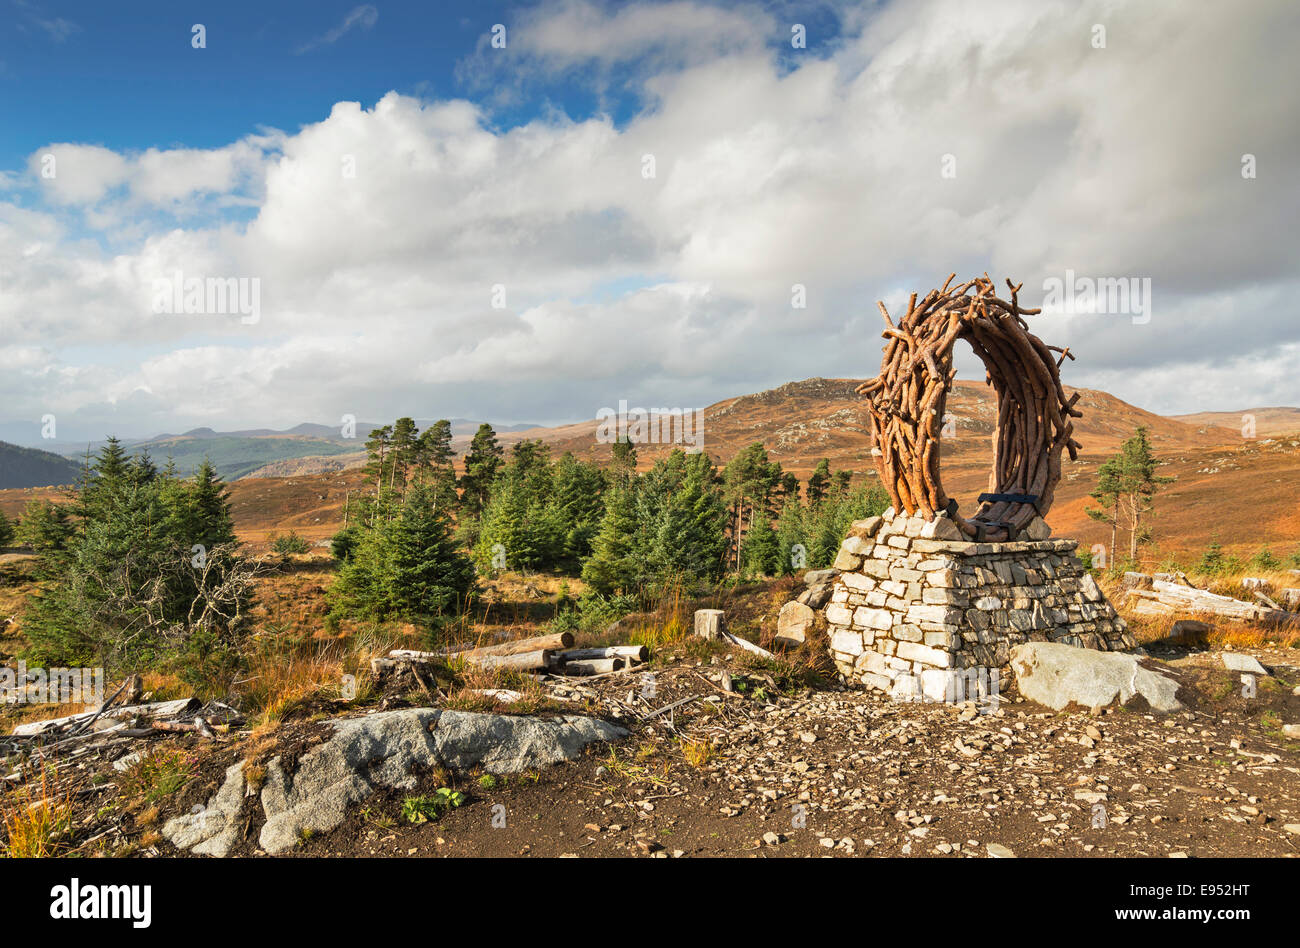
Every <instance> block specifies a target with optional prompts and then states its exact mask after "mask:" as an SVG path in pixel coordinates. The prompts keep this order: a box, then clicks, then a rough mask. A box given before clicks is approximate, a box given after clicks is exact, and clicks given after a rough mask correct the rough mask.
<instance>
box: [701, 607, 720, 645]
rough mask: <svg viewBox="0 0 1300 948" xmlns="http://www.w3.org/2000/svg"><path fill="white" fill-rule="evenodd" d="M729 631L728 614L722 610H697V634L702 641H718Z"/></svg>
mask: <svg viewBox="0 0 1300 948" xmlns="http://www.w3.org/2000/svg"><path fill="white" fill-rule="evenodd" d="M726 631H727V614H726V613H725V612H724V611H723V610H721V609H696V610H695V634H696V635H698V636H699V637H700V638H702V639H716V638H720V637H721V636H722V633H724V632H726Z"/></svg>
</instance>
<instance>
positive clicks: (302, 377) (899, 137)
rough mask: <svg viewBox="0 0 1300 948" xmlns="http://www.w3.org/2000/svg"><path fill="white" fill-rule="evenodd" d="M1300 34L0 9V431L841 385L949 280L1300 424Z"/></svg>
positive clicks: (1105, 355) (663, 18)
mask: <svg viewBox="0 0 1300 948" xmlns="http://www.w3.org/2000/svg"><path fill="white" fill-rule="evenodd" d="M1298 47H1300V5H1298V4H1295V3H1294V2H1290V0H1276V2H1270V0H1246V2H1242V3H1234V4H1233V5H1232V6H1231V10H1230V12H1229V11H1228V9H1227V8H1219V7H1212V6H1207V7H1198V6H1197V5H1188V4H1186V3H1182V2H1175V0H1147V2H1144V3H1141V4H1121V3H1116V2H1106V0H1082V2H1076V0H1069V2H1066V0H1059V2H1057V0H988V2H980V3H971V2H966V0H914V2H893V3H852V4H849V3H841V2H838V0H823V2H816V3H793V2H766V3H741V2H728V3H708V2H702V0H669V2H661V3H648V2H646V3H640V2H633V3H619V4H604V3H600V2H597V0H548V2H544V3H533V4H515V3H494V2H474V3H428V2H425V3H395V2H388V0H379V2H376V3H372V4H356V3H350V2H342V3H336V2H330V0H319V2H312V3H266V2H261V3H251V2H243V0H228V2H222V3H220V4H216V3H211V2H204V3H196V2H185V0H171V2H166V3H162V2H136V3H131V4H111V5H110V4H104V3H101V2H93V3H91V2H86V3H54V2H48V0H40V2H38V0H0V130H3V134H0V439H4V440H9V441H15V442H18V443H23V444H39V443H41V436H42V433H43V431H44V432H46V433H48V432H49V431H51V429H52V430H53V431H54V432H55V436H56V438H57V440H59V441H67V440H73V441H75V440H79V439H90V438H100V437H103V436H104V435H107V434H117V435H119V436H121V437H147V436H150V435H153V434H157V433H159V432H163V431H171V432H177V431H183V430H186V429H188V428H192V427H198V426H208V427H212V428H216V429H218V430H234V429H246V428H287V427H291V426H293V425H296V424H299V423H301V422H306V421H311V422H320V423H325V424H339V423H341V420H342V418H343V417H344V416H346V415H351V416H353V417H355V418H358V419H363V420H365V421H386V420H391V419H392V418H394V417H397V416H400V415H410V416H413V417H420V418H431V417H463V418H474V419H488V420H491V421H494V422H497V423H502V424H505V423H522V422H533V423H541V424H554V423H562V422H569V421H577V420H582V419H587V418H593V417H596V416H597V414H598V413H599V412H600V411H601V410H602V409H604V408H606V407H615V406H617V405H618V403H619V402H620V401H626V402H627V403H628V404H629V405H630V406H645V407H673V408H692V407H702V406H705V405H708V404H711V403H713V402H715V401H718V400H720V399H723V398H727V397H731V396H734V395H739V394H744V393H747V392H753V391H760V390H763V389H766V388H771V387H774V386H777V385H780V384H783V383H785V382H788V381H792V380H796V379H803V378H808V377H812V376H825V377H860V378H866V377H871V376H873V375H874V374H875V373H876V371H877V369H878V367H879V358H880V348H881V345H882V340H881V339H880V336H879V333H880V330H881V328H882V323H881V320H880V316H879V314H878V312H877V309H876V305H875V304H876V301H877V300H883V301H884V302H885V303H886V305H887V306H888V307H889V308H890V310H891V311H896V310H897V308H899V307H902V306H905V301H906V299H907V296H908V294H909V293H911V292H913V291H917V292H920V293H922V294H924V293H925V292H926V291H928V290H929V289H930V288H932V287H935V286H938V285H940V284H942V283H943V282H944V280H945V279H946V278H947V276H948V274H949V273H951V272H954V271H955V272H956V273H957V274H958V275H959V277H961V278H969V277H972V276H975V275H978V274H982V273H985V272H987V273H988V274H989V275H991V276H992V277H993V278H994V279H995V280H997V281H998V282H999V284H1002V282H1003V280H1004V278H1011V279H1013V280H1014V281H1015V282H1017V283H1023V286H1024V289H1023V290H1022V291H1021V299H1022V302H1024V303H1026V304H1029V305H1036V304H1037V302H1038V301H1039V300H1046V301H1048V302H1051V303H1053V306H1052V307H1051V308H1050V309H1049V310H1048V311H1045V312H1044V313H1043V314H1041V315H1038V316H1033V317H1029V319H1030V326H1031V329H1032V330H1033V331H1034V332H1036V333H1037V334H1038V335H1039V336H1041V337H1042V338H1043V339H1044V340H1045V341H1047V342H1048V343H1050V344H1054V345H1068V346H1069V347H1070V350H1071V352H1072V353H1073V354H1074V355H1075V356H1076V357H1077V361H1075V362H1072V363H1067V364H1066V366H1065V368H1064V369H1063V374H1064V380H1065V382H1066V383H1067V384H1069V385H1075V386H1081V387H1090V388H1100V389H1105V390H1107V391H1110V392H1112V393H1113V394H1115V395H1117V396H1119V397H1120V398H1123V399H1125V400H1126V401H1129V402H1132V403H1134V404H1136V405H1139V406H1141V407H1143V408H1147V409H1150V410H1153V411H1157V412H1161V413H1178V412H1193V411H1203V410H1232V411H1235V410H1245V409H1248V408H1253V407H1263V406H1275V405H1297V404H1300V386H1298V385H1297V382H1296V366H1297V362H1298V358H1297V357H1298V356H1300V303H1298V302H1297V301H1298V300H1300V292H1297V291H1300V277H1298V276H1297V263H1300V239H1298V238H1297V234H1296V232H1297V225H1296V221H1297V220H1300V160H1297V155H1300V81H1298V80H1300V65H1298V64H1297V57H1296V56H1295V50H1296V49H1297V48H1298ZM1088 280H1108V281H1116V280H1123V281H1125V282H1124V286H1125V287H1128V286H1130V283H1129V281H1133V282H1132V284H1131V286H1132V287H1133V288H1134V289H1135V290H1138V291H1141V292H1140V295H1134V296H1133V297H1131V298H1130V299H1129V300H1128V302H1127V304H1125V303H1124V302H1123V301H1122V300H1121V299H1120V298H1119V297H1115V298H1113V299H1110V300H1107V298H1106V297H1105V295H1104V294H1103V296H1102V298H1101V301H1100V302H1096V301H1090V300H1089V299H1088V298H1087V296H1086V295H1083V296H1078V295H1076V294H1075V292H1074V289H1075V288H1080V287H1086V285H1087V284H1086V281H1088ZM1061 286H1070V287H1071V288H1072V290H1071V292H1070V293H1069V294H1067V296H1066V297H1065V298H1062V297H1060V295H1059V294H1058V295H1057V296H1056V297H1055V298H1054V297H1053V295H1052V294H1053V290H1054V288H1059V287H1061ZM195 287H197V288H198V290H199V292H198V293H197V294H194V293H193V292H192V291H193V290H194V288H195ZM218 289H220V290H221V291H222V292H216V291H217V290H218ZM958 365H959V367H960V368H961V370H962V375H963V377H968V378H980V377H982V372H981V371H980V369H979V365H978V362H977V361H976V360H975V359H974V357H973V356H972V355H970V354H969V353H968V352H964V351H963V352H960V353H959V355H958Z"/></svg>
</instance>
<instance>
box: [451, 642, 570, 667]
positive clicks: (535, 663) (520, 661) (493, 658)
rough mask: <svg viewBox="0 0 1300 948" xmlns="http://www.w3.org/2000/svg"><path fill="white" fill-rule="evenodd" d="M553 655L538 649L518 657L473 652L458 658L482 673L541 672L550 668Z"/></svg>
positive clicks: (545, 650) (549, 651)
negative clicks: (505, 671)
mask: <svg viewBox="0 0 1300 948" xmlns="http://www.w3.org/2000/svg"><path fill="white" fill-rule="evenodd" d="M554 654H555V653H554V652H552V651H551V650H550V649H545V648H540V649H537V650H536V651H533V652H521V653H519V654H518V655H479V654H475V653H473V652H462V653H461V654H460V656H459V657H460V658H461V659H463V660H464V661H466V662H468V663H469V664H470V665H473V666H474V667H475V668H481V669H482V670H483V671H502V670H504V669H510V670H513V671H542V670H545V669H546V668H548V667H549V666H550V664H551V657H552V656H553V655H554Z"/></svg>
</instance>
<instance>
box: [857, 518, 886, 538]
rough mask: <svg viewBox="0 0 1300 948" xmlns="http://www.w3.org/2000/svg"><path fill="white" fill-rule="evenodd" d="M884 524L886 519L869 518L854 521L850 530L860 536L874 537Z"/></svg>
mask: <svg viewBox="0 0 1300 948" xmlns="http://www.w3.org/2000/svg"><path fill="white" fill-rule="evenodd" d="M884 522H885V518H884V517H868V518H867V519H865V520H854V521H853V523H852V525H851V526H850V527H849V529H850V530H852V531H853V532H854V533H856V534H858V535H859V536H864V537H874V536H875V535H876V531H878V530H879V529H880V525H881V524H882V523H884Z"/></svg>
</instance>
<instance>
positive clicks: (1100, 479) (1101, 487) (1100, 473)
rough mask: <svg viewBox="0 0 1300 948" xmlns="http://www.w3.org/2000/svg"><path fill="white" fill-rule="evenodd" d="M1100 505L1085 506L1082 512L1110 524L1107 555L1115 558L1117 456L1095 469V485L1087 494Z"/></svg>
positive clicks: (1117, 515) (1117, 523) (1117, 486)
mask: <svg viewBox="0 0 1300 948" xmlns="http://www.w3.org/2000/svg"><path fill="white" fill-rule="evenodd" d="M1088 496H1089V497H1091V498H1092V499H1093V500H1095V501H1097V503H1098V504H1100V505H1101V506H1100V507H1099V508H1098V507H1085V508H1084V512H1085V513H1086V514H1087V515H1088V516H1089V517H1091V518H1092V519H1093V520H1098V521H1100V522H1102V523H1104V524H1108V525H1109V526H1110V546H1109V547H1108V548H1107V549H1108V550H1109V555H1110V557H1111V560H1112V561H1113V560H1114V558H1115V534H1116V531H1118V529H1119V500H1120V461H1119V456H1118V455H1116V456H1114V457H1111V458H1108V459H1107V460H1106V461H1105V463H1103V464H1102V465H1101V467H1099V468H1098V469H1097V487H1096V488H1095V489H1094V490H1093V491H1092V493H1090V494H1089V495H1088Z"/></svg>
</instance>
